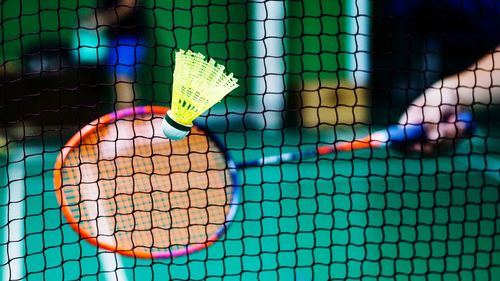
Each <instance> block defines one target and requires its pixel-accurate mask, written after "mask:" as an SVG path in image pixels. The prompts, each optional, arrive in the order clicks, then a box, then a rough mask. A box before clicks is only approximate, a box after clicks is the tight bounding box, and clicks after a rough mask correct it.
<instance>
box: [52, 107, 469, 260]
mask: <svg viewBox="0 0 500 281" xmlns="http://www.w3.org/2000/svg"><path fill="white" fill-rule="evenodd" d="M166 111H167V108H165V107H155V106H148V107H136V108H129V109H124V110H121V111H118V112H116V113H111V114H108V115H105V116H103V117H101V118H99V119H98V120H95V121H93V122H91V123H90V124H88V125H87V126H85V127H84V128H83V129H81V130H80V131H79V132H78V133H77V134H75V135H74V136H73V137H72V138H71V139H70V140H69V141H68V143H67V144H66V145H65V146H64V147H63V149H62V151H61V154H60V156H59V157H58V159H57V161H56V164H55V170H54V183H55V188H56V194H57V197H58V201H59V203H60V205H61V209H62V213H63V214H64V215H65V217H66V219H67V221H68V224H69V225H70V226H71V227H72V228H73V229H74V230H75V231H76V232H77V233H79V234H80V236H81V237H82V238H84V239H86V240H88V241H89V242H90V243H92V244H94V245H96V246H98V247H101V248H104V249H107V250H110V251H114V252H118V253H120V254H123V255H127V256H133V257H139V258H170V257H176V256H181V255H186V254H189V253H192V252H195V251H198V250H201V249H204V248H206V247H207V246H209V245H211V244H212V243H214V242H215V241H217V240H218V239H219V238H220V237H221V236H222V235H223V234H224V232H225V230H226V228H227V227H228V226H229V224H230V223H231V222H232V221H233V220H234V215H235V213H236V211H237V208H238V206H239V205H240V204H239V200H240V192H241V183H240V182H239V181H238V177H237V171H238V169H239V168H243V167H252V166H262V165H267V164H278V163H281V162H288V161H296V160H300V159H302V158H306V157H314V156H319V155H325V154H328V153H333V152H336V151H349V150H353V149H363V148H376V147H381V146H384V145H387V144H391V143H396V142H404V141H407V140H410V139H416V138H419V137H420V136H421V135H422V133H423V128H422V126H421V125H415V126H392V127H389V128H388V129H387V130H384V131H381V132H378V133H375V134H373V135H372V136H376V140H373V139H372V138H371V136H369V137H366V138H364V139H362V140H356V141H352V142H343V143H337V144H334V145H327V146H319V147H318V148H317V149H311V150H306V151H302V152H300V153H285V154H282V155H279V156H272V157H265V158H262V159H258V160H252V161H246V162H241V163H235V162H234V161H233V160H232V159H231V157H230V155H229V154H228V153H227V150H226V149H225V147H224V146H223V144H222V142H220V141H218V139H217V138H215V137H213V136H211V135H210V134H209V133H208V132H207V131H206V130H203V129H201V128H199V127H197V126H193V128H192V130H191V133H190V134H189V136H187V137H186V138H184V139H182V140H179V141H171V140H169V139H167V138H165V137H164V136H163V133H162V120H163V117H164V116H165V113H166ZM460 120H461V121H464V122H469V123H470V122H471V117H470V115H467V116H466V115H463V116H461V117H460Z"/></svg>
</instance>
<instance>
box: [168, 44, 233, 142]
mask: <svg viewBox="0 0 500 281" xmlns="http://www.w3.org/2000/svg"><path fill="white" fill-rule="evenodd" d="M237 82H238V81H237V79H236V78H234V77H233V74H232V73H230V74H228V75H227V74H226V73H225V68H224V66H223V65H219V64H217V63H216V62H215V61H214V60H213V59H210V60H209V61H206V60H205V56H204V55H202V54H200V53H194V52H192V51H190V50H188V51H183V50H180V51H178V52H177V53H176V57H175V70H174V83H173V93H172V106H171V109H170V110H169V111H168V113H167V115H166V116H165V119H164V122H163V132H164V134H165V135H166V136H167V137H169V138H170V139H181V138H183V137H185V136H186V135H187V134H188V132H189V130H190V128H191V127H192V126H193V121H194V120H195V119H196V118H197V117H198V116H200V115H201V114H202V113H203V112H205V111H206V110H208V109H209V108H210V107H212V106H213V105H215V104H216V103H217V102H219V101H220V100H221V99H222V98H224V97H225V96H226V95H227V94H229V93H230V92H231V91H232V90H234V89H235V88H237V87H238V84H237Z"/></svg>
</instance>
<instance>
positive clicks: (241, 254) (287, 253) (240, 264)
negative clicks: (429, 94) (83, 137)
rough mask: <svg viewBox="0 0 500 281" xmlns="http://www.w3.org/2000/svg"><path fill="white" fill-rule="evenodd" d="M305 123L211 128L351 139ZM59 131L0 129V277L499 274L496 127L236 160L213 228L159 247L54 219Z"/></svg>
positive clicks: (308, 140)
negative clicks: (240, 167) (129, 246)
mask: <svg viewBox="0 0 500 281" xmlns="http://www.w3.org/2000/svg"><path fill="white" fill-rule="evenodd" d="M358 134H359V133H358ZM317 135H318V134H317V133H316V132H315V131H309V132H308V131H302V132H301V134H300V135H299V132H297V131H294V130H289V131H286V133H285V134H282V133H281V132H279V133H277V132H264V133H262V132H257V131H249V132H246V133H240V132H235V133H229V134H225V135H224V138H223V140H224V141H225V142H226V144H227V146H228V147H229V149H230V152H231V154H232V155H233V156H234V158H235V160H236V161H240V160H241V159H242V157H248V158H254V157H259V156H261V155H273V154H276V153H278V152H280V151H281V150H293V149H297V147H298V146H300V147H307V146H314V145H315V144H317V143H318V139H319V141H320V142H321V143H327V142H331V141H333V140H334V139H337V140H342V139H352V134H348V133H347V134H346V133H345V131H344V133H342V134H337V136H336V137H335V136H334V134H333V133H328V132H322V133H321V137H319V138H318V136H317ZM66 140H67V138H65V137H62V138H61V137H60V136H58V132H46V133H45V134H44V137H43V138H42V137H37V138H31V139H27V140H25V141H24V142H21V141H17V142H16V141H12V142H10V143H9V149H8V151H9V156H8V159H6V158H5V157H4V158H2V159H1V161H2V162H1V164H0V217H1V219H2V222H1V223H0V225H1V228H0V233H1V234H0V256H1V263H0V268H1V269H0V272H2V274H3V278H2V280H7V279H9V278H11V279H27V280H43V279H45V280H95V276H98V277H99V280H114V277H115V276H116V274H118V276H119V277H122V278H123V276H125V277H127V278H128V279H129V280H132V279H133V278H136V279H137V280H150V279H154V280H186V279H190V280H218V279H220V277H225V280H277V279H280V280H328V279H330V280H360V279H362V280H395V279H397V280H493V279H494V277H495V276H496V278H498V276H500V234H499V231H498V229H500V215H499V214H500V188H499V186H500V174H499V171H500V130H499V129H493V128H491V127H490V128H489V129H488V130H486V128H485V127H480V128H479V129H478V130H477V132H476V133H475V136H474V137H473V138H472V139H471V140H466V141H463V142H462V143H461V144H460V145H459V146H458V147H457V149H456V150H455V151H454V153H451V154H449V155H443V156H439V157H437V158H421V157H417V156H408V155H403V154H402V153H400V152H399V151H396V150H387V149H378V150H373V151H370V150H364V151H357V152H354V153H349V152H347V153H338V154H333V155H330V156H327V157H322V158H321V159H319V160H316V159H307V160H303V161H301V162H300V163H293V164H283V165H279V166H276V165H275V166H268V167H264V168H247V169H245V170H244V171H240V173H239V176H240V180H241V182H243V183H244V186H243V193H242V200H241V202H242V203H241V208H240V209H239V211H238V214H237V216H236V221H235V222H234V223H233V224H232V225H231V226H230V228H229V229H228V231H227V234H226V235H225V236H224V237H223V238H222V239H221V241H220V242H217V243H215V244H214V245H213V246H211V247H209V248H208V249H206V250H203V251H201V252H198V253H195V254H192V255H189V256H187V257H180V258H174V259H165V260H140V259H132V258H128V257H117V256H116V255H114V254H109V253H106V252H103V251H102V250H99V249H97V248H95V247H94V246H92V245H90V244H89V243H87V242H86V241H83V240H81V239H79V237H78V236H77V235H76V234H75V233H74V232H73V231H72V229H71V227H70V226H69V225H67V222H66V221H65V219H64V217H63V216H62V214H61V212H60V210H59V207H58V203H57V200H56V197H55V193H54V189H53V188H54V187H53V183H52V174H53V171H52V169H53V166H54V162H55V159H56V157H57V155H58V152H59V149H60V147H61V145H62V143H64V142H65V141H66ZM242 151H244V153H243V152H242ZM7 252H8V253H9V256H10V258H11V261H10V263H8V260H7V259H6V254H7ZM16 257H17V258H16ZM116 266H117V267H119V268H120V270H118V271H116V272H115V267H116ZM9 274H11V275H10V276H9Z"/></svg>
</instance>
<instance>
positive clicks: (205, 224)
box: [59, 108, 233, 257]
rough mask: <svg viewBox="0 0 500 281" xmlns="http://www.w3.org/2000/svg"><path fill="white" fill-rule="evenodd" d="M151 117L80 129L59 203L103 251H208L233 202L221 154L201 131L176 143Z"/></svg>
mask: <svg viewBox="0 0 500 281" xmlns="http://www.w3.org/2000/svg"><path fill="white" fill-rule="evenodd" d="M156 110H159V111H160V113H162V114H163V113H164V111H162V108H160V109H158V108H157V109H156ZM153 111H154V110H153V109H151V108H150V111H148V112H143V113H142V114H137V112H136V113H135V114H134V117H133V118H131V116H129V115H126V114H124V115H123V116H122V118H120V114H117V115H116V116H113V118H111V119H109V120H100V121H97V122H95V123H96V124H97V125H92V127H89V128H87V129H82V133H81V134H78V135H77V136H78V137H79V138H83V139H80V140H73V141H70V143H71V144H70V145H68V146H67V148H66V150H65V151H64V153H63V158H62V159H64V162H61V163H60V165H61V167H60V168H61V169H60V173H61V182H60V184H59V198H60V202H61V204H62V206H63V212H64V213H65V215H66V217H67V218H68V221H69V223H70V224H71V225H72V226H73V228H75V229H77V230H78V231H79V232H80V234H81V235H82V237H84V238H87V239H89V240H90V241H91V242H93V243H95V244H98V245H99V246H101V247H104V248H107V249H111V250H114V251H119V252H122V253H124V254H128V255H134V256H143V257H148V256H150V257H153V256H155V255H158V256H162V255H163V256H171V255H176V254H178V253H182V252H185V251H189V250H190V249H194V248H196V247H199V246H202V245H205V244H207V243H210V242H211V241H212V240H213V239H214V237H216V236H218V235H220V234H221V233H222V230H223V229H224V228H225V224H226V222H227V218H228V214H229V212H230V209H231V208H230V205H231V204H230V203H231V201H232V200H233V192H232V188H233V184H232V176H231V174H230V172H229V170H228V168H227V164H226V159H225V154H224V152H223V151H222V149H221V148H220V146H219V145H218V144H216V143H213V142H212V141H211V140H210V139H209V138H208V136H207V135H206V134H205V132H203V131H201V130H199V129H198V131H196V129H194V130H195V131H194V132H193V133H192V134H191V135H190V137H189V138H187V139H185V140H183V141H178V142H171V141H170V140H168V139H166V138H164V137H163V136H162V135H161V121H162V117H163V116H162V115H161V114H158V113H154V112H153ZM73 143H74V144H76V145H73Z"/></svg>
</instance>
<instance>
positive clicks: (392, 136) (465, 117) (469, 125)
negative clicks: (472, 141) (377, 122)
mask: <svg viewBox="0 0 500 281" xmlns="http://www.w3.org/2000/svg"><path fill="white" fill-rule="evenodd" d="M457 122H463V123H464V124H465V129H466V132H467V133H468V134H470V133H471V132H472V130H473V129H474V121H473V118H472V113H470V112H466V111H464V112H460V113H459V114H458V116H457ZM387 134H388V141H389V142H391V143H404V142H411V141H416V140H419V139H421V138H422V137H423V136H424V134H425V131H424V125H423V124H419V125H392V126H389V128H387Z"/></svg>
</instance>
